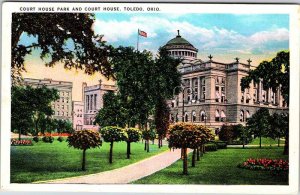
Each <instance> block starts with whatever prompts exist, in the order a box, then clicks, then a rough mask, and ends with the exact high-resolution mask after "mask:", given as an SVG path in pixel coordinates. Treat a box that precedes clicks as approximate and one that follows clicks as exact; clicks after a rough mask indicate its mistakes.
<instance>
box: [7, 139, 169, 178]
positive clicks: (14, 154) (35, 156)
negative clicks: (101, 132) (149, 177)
mask: <svg viewBox="0 0 300 195" xmlns="http://www.w3.org/2000/svg"><path fill="white" fill-rule="evenodd" d="M109 146H110V145H109V143H106V142H104V143H103V144H102V146H101V147H100V148H96V149H89V150H87V152H86V169H87V171H81V160H82V150H78V149H74V148H70V147H68V145H67V142H65V141H64V142H58V141H57V140H55V141H54V142H53V143H51V144H50V143H43V142H41V141H40V142H38V143H34V145H33V146H11V183H31V182H35V181H44V180H52V179H58V178H66V177H72V176H79V175H87V174H92V173H98V172H102V171H108V170H112V169H116V168H120V167H123V166H126V165H129V164H132V163H135V162H137V161H140V160H142V159H145V158H148V157H150V156H153V155H156V154H158V153H161V152H163V151H166V150H167V149H168V148H167V147H166V146H164V147H163V148H161V149H158V147H157V145H152V144H150V152H149V153H147V152H146V151H144V144H143V143H131V153H132V154H131V155H130V159H126V143H125V142H118V143H114V148H113V163H112V164H109V162H108V157H109Z"/></svg>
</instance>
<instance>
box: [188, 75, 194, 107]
mask: <svg viewBox="0 0 300 195" xmlns="http://www.w3.org/2000/svg"><path fill="white" fill-rule="evenodd" d="M192 92H194V89H193V78H190V91H189V93H190V95H189V96H190V101H189V102H188V103H189V104H191V103H192V99H193V93H192Z"/></svg>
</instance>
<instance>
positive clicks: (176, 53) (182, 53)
mask: <svg viewBox="0 0 300 195" xmlns="http://www.w3.org/2000/svg"><path fill="white" fill-rule="evenodd" d="M169 55H173V56H187V57H196V53H194V52H190V51H169Z"/></svg>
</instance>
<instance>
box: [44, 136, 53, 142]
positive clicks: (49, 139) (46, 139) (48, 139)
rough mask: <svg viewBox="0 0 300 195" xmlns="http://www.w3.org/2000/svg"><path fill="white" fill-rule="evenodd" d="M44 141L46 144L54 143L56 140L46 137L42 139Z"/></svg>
mask: <svg viewBox="0 0 300 195" xmlns="http://www.w3.org/2000/svg"><path fill="white" fill-rule="evenodd" d="M42 140H43V142H45V143H52V142H53V141H54V138H53V137H51V136H44V137H43V138H42Z"/></svg>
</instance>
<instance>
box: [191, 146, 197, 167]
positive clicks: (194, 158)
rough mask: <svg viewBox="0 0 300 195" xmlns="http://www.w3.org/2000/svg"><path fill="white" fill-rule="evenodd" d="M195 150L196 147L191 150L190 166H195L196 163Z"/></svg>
mask: <svg viewBox="0 0 300 195" xmlns="http://www.w3.org/2000/svg"><path fill="white" fill-rule="evenodd" d="M196 150H197V149H194V150H193V157H192V167H195V164H196Z"/></svg>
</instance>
